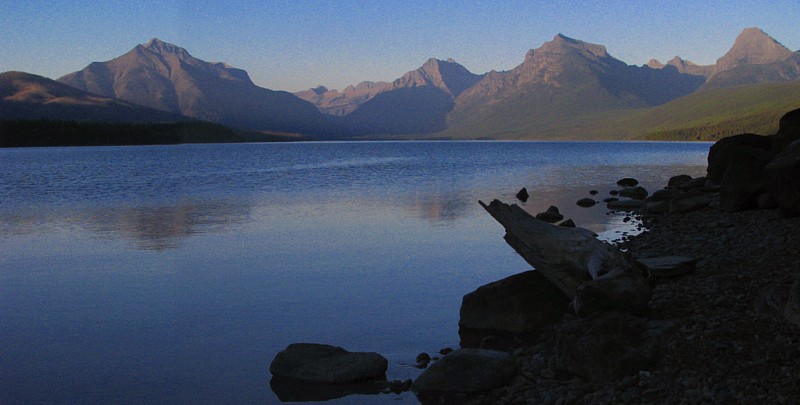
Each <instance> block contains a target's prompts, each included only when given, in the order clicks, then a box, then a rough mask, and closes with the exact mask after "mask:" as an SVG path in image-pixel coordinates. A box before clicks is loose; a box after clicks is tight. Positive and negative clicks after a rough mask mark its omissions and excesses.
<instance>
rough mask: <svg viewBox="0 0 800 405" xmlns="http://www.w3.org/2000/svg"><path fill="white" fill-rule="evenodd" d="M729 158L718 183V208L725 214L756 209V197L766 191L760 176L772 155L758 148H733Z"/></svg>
mask: <svg viewBox="0 0 800 405" xmlns="http://www.w3.org/2000/svg"><path fill="white" fill-rule="evenodd" d="M729 157H730V160H729V162H728V167H727V168H726V169H725V174H724V175H723V176H722V179H721V181H720V183H719V187H720V188H719V197H720V208H722V210H723V211H727V212H734V211H741V210H745V209H750V208H756V207H757V205H758V196H759V195H761V194H762V193H764V192H765V191H766V187H765V186H764V182H763V181H762V174H763V171H764V168H765V167H766V166H767V164H768V163H769V162H770V160H771V159H772V153H771V152H770V151H768V150H763V149H759V148H734V149H732V150H731V151H730V153H729ZM709 167H710V166H709Z"/></svg>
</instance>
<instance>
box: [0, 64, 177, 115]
mask: <svg viewBox="0 0 800 405" xmlns="http://www.w3.org/2000/svg"><path fill="white" fill-rule="evenodd" d="M0 119H15V120H16V119H27V120H38V119H47V120H70V121H95V122H127V123H152V122H175V121H188V120H191V118H189V117H185V116H182V115H179V114H174V113H170V112H165V111H161V110H156V109H152V108H147V107H142V106H140V105H137V104H133V103H129V102H126V101H123V100H118V99H114V98H110V97H103V96H99V95H96V94H90V93H87V92H85V91H82V90H78V89H76V88H74V87H71V86H68V85H66V84H63V83H59V82H56V81H54V80H51V79H48V78H45V77H42V76H37V75H33V74H30V73H24V72H5V73H0Z"/></svg>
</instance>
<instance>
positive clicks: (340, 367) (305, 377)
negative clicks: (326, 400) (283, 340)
mask: <svg viewBox="0 0 800 405" xmlns="http://www.w3.org/2000/svg"><path fill="white" fill-rule="evenodd" d="M388 366H389V362H388V360H386V358H385V357H383V356H381V355H380V354H378V353H366V352H348V351H347V350H345V349H342V348H341V347H335V346H330V345H323V344H315V343H294V344H291V345H289V346H288V347H287V348H286V349H284V350H283V351H281V352H279V353H278V354H277V355H276V356H275V358H274V359H273V360H272V364H270V366H269V372H270V373H272V375H273V377H275V378H280V379H290V380H293V381H298V382H303V383H309V384H320V385H334V384H350V383H355V382H360V381H367V380H371V379H379V378H381V379H385V378H386V369H387V367H388Z"/></svg>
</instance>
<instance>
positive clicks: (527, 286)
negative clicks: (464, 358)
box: [458, 270, 569, 347]
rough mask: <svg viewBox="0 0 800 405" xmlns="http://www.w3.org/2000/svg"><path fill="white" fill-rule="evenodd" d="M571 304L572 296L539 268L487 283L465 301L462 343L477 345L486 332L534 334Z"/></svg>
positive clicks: (556, 319) (466, 345)
mask: <svg viewBox="0 0 800 405" xmlns="http://www.w3.org/2000/svg"><path fill="white" fill-rule="evenodd" d="M568 308H569V299H567V297H566V296H565V295H564V294H563V293H562V292H561V290H559V289H558V288H556V287H555V286H553V284H552V283H550V282H549V281H547V279H546V278H544V276H542V275H541V274H540V273H539V272H537V271H535V270H531V271H526V272H523V273H519V274H515V275H513V276H510V277H506V278H504V279H502V280H500V281H495V282H493V283H489V284H486V285H484V286H481V287H479V288H478V289H477V290H475V291H473V292H471V293H469V294H467V295H465V296H464V299H463V300H462V301H461V313H460V319H459V321H458V326H459V335H461V346H462V347H477V346H478V345H479V344H480V341H481V339H482V338H484V337H486V336H498V335H501V336H502V335H509V336H522V337H525V336H527V335H531V334H533V333H535V332H537V331H538V330H539V329H541V328H542V327H545V326H548V325H552V324H553V323H555V322H557V321H558V320H560V319H561V317H562V316H563V315H564V313H565V312H566V311H567V309H568Z"/></svg>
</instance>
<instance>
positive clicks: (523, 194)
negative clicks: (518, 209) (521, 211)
mask: <svg viewBox="0 0 800 405" xmlns="http://www.w3.org/2000/svg"><path fill="white" fill-rule="evenodd" d="M529 197H530V195H529V194H528V190H527V189H526V188H525V187H523V188H522V190H519V191H518V192H517V200H520V201H522V202H525V201H528V198H529Z"/></svg>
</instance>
